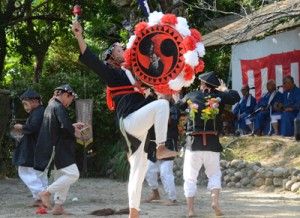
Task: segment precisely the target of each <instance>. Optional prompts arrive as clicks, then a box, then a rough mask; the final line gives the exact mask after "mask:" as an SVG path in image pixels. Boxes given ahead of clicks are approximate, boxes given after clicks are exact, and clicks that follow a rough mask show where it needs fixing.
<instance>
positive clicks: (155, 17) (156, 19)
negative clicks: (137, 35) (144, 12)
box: [148, 11, 164, 26]
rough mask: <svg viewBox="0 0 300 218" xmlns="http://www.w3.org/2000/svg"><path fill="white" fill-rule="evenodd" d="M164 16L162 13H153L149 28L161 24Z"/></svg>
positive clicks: (150, 17) (150, 16)
mask: <svg viewBox="0 0 300 218" xmlns="http://www.w3.org/2000/svg"><path fill="white" fill-rule="evenodd" d="M163 16H164V14H163V13H161V12H157V11H154V12H153V13H151V14H150V15H149V17H148V19H149V22H148V25H149V26H153V25H156V24H160V19H161V18H162V17H163Z"/></svg>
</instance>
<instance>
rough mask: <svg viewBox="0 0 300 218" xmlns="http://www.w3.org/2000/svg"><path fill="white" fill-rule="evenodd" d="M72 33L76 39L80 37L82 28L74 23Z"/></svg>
mask: <svg viewBox="0 0 300 218" xmlns="http://www.w3.org/2000/svg"><path fill="white" fill-rule="evenodd" d="M72 32H73V34H74V36H76V38H78V37H81V36H82V32H83V30H82V26H81V24H80V23H79V22H76V21H75V22H74V23H73V24H72Z"/></svg>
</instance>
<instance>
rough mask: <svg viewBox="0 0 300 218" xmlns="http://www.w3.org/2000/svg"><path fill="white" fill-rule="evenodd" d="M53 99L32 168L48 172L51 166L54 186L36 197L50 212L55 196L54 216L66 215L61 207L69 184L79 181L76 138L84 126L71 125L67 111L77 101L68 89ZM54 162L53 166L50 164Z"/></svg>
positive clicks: (59, 88)
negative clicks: (51, 198) (52, 197)
mask: <svg viewBox="0 0 300 218" xmlns="http://www.w3.org/2000/svg"><path fill="white" fill-rule="evenodd" d="M55 90H56V96H55V98H54V99H53V100H52V101H50V103H49V104H48V106H47V108H46V110H45V113H44V119H43V123H42V126H41V129H40V134H39V138H38V141H37V145H36V150H35V163H34V168H35V169H36V170H39V171H44V174H47V170H48V168H49V166H50V164H53V165H54V182H53V183H52V184H51V185H50V186H48V188H47V189H45V190H43V191H42V192H40V193H39V196H40V198H41V200H42V202H43V204H44V205H45V206H46V207H47V208H52V206H51V200H50V197H51V195H52V194H54V201H55V205H54V208H53V210H52V214H54V215H62V214H68V213H67V212H66V211H64V209H63V207H62V204H63V203H64V201H65V200H66V197H67V194H68V191H69V188H70V186H71V184H73V183H75V182H76V181H77V180H78V178H79V170H78V168H77V165H76V163H75V147H76V138H75V136H76V137H80V135H81V130H80V128H82V127H83V125H84V124H83V123H80V122H79V123H74V124H72V123H71V120H70V118H69V116H68V112H67V108H68V107H69V106H70V105H71V103H72V102H73V100H74V99H75V98H76V96H77V95H76V94H75V92H74V91H73V89H72V88H71V87H70V86H69V85H62V86H59V87H57V88H55ZM52 162H53V163H52Z"/></svg>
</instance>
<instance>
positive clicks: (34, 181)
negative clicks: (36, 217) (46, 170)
mask: <svg viewBox="0 0 300 218" xmlns="http://www.w3.org/2000/svg"><path fill="white" fill-rule="evenodd" d="M18 173H19V177H20V178H21V179H22V181H23V182H24V183H25V185H26V186H27V187H28V188H29V190H30V191H31V193H32V196H33V198H34V199H35V200H39V199H40V197H39V196H38V193H39V192H41V191H44V190H45V189H46V188H47V186H48V178H47V174H42V175H41V176H38V175H39V173H40V172H39V171H37V170H35V169H33V167H22V166H19V167H18Z"/></svg>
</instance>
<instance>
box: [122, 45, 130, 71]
mask: <svg viewBox="0 0 300 218" xmlns="http://www.w3.org/2000/svg"><path fill="white" fill-rule="evenodd" d="M123 57H124V59H125V67H126V69H130V67H131V49H126V50H125V52H124V55H123Z"/></svg>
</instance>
